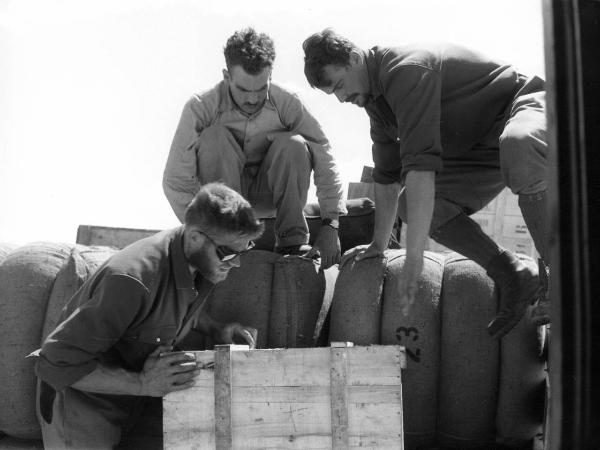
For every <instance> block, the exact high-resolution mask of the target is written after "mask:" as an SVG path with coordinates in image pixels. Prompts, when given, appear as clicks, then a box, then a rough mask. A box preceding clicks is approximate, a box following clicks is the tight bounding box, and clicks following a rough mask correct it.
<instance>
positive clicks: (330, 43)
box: [302, 28, 358, 88]
mask: <svg viewBox="0 0 600 450" xmlns="http://www.w3.org/2000/svg"><path fill="white" fill-rule="evenodd" d="M302 49H303V50H304V75H305V76H306V79H307V80H308V83H309V84H310V85H311V86H312V87H316V88H322V87H328V86H329V85H330V84H331V80H329V79H327V77H325V75H324V73H323V69H324V68H325V66H327V65H330V64H331V65H334V66H342V67H345V66H347V65H348V64H349V63H350V53H351V52H352V50H357V49H358V47H356V45H354V44H353V43H352V42H351V41H349V40H348V39H346V38H345V37H343V36H340V35H339V34H337V33H336V32H334V31H333V30H332V29H331V28H325V29H324V30H323V31H321V32H318V33H314V34H312V35H310V36H309V37H308V38H307V39H306V40H305V41H304V42H303V43H302Z"/></svg>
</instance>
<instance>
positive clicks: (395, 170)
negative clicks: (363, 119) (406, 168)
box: [371, 118, 402, 184]
mask: <svg viewBox="0 0 600 450" xmlns="http://www.w3.org/2000/svg"><path fill="white" fill-rule="evenodd" d="M371 140H372V141H373V147H372V148H371V152H372V156H373V163H374V164H375V167H374V168H373V181H375V183H379V184H392V183H396V182H399V181H400V174H401V172H402V159H401V158H400V147H399V145H398V143H397V142H394V140H392V139H391V138H390V137H389V136H388V135H387V133H386V131H385V127H383V126H382V125H381V124H380V123H379V122H377V121H376V120H375V119H374V118H371Z"/></svg>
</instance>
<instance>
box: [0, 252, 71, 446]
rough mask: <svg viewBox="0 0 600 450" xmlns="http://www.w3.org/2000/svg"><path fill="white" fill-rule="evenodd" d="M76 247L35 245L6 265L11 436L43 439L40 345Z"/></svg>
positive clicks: (2, 386) (0, 391) (0, 279)
mask: <svg viewBox="0 0 600 450" xmlns="http://www.w3.org/2000/svg"><path fill="white" fill-rule="evenodd" d="M71 249H72V246H70V245H67V244H51V243H33V244H29V245H26V246H23V247H20V248H17V249H16V250H13V251H12V252H10V253H9V254H8V255H7V257H6V259H5V260H4V261H3V262H2V263H1V264H0V317H2V327H0V342H2V346H1V347H0V360H2V363H3V366H4V368H5V369H4V370H3V371H2V372H1V373H0V376H1V377H2V379H0V430H2V431H3V432H5V433H6V434H9V435H11V436H15V437H19V438H25V439H37V438H40V437H41V433H40V429H39V425H38V423H37V420H36V417H35V383H36V381H35V375H34V373H33V364H34V360H33V358H27V355H28V354H30V353H31V352H33V351H35V350H36V349H38V348H39V345H40V338H41V335H42V329H43V325H44V318H45V315H46V306H47V304H48V298H49V296H50V293H51V290H52V286H53V285H54V280H55V278H56V275H57V273H58V272H59V270H60V269H61V268H62V267H63V266H64V265H65V264H66V262H67V259H68V257H69V255H70V253H71Z"/></svg>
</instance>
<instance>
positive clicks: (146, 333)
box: [116, 325, 177, 371]
mask: <svg viewBox="0 0 600 450" xmlns="http://www.w3.org/2000/svg"><path fill="white" fill-rule="evenodd" d="M176 333H177V327H176V326H174V325H170V326H163V327H144V328H139V329H137V330H132V331H131V332H130V333H128V334H127V335H125V336H124V337H123V338H122V339H121V341H119V343H118V344H117V346H116V347H117V348H116V349H117V351H118V352H119V354H120V356H121V358H122V359H123V360H124V361H125V362H126V364H127V366H129V368H130V369H132V370H135V371H139V370H141V369H142V367H143V366H144V361H146V358H148V355H149V354H150V353H152V352H153V351H154V350H155V349H156V347H158V346H159V345H171V344H172V343H173V341H174V340H175V334H176Z"/></svg>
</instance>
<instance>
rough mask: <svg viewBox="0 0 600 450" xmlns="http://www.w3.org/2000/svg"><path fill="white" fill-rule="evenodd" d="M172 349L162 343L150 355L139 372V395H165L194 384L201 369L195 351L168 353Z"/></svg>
mask: <svg viewBox="0 0 600 450" xmlns="http://www.w3.org/2000/svg"><path fill="white" fill-rule="evenodd" d="M171 350H172V347H171V346H167V345H161V346H159V347H158V348H157V349H156V350H154V351H153V352H152V353H151V354H150V355H148V358H146V361H145V362H144V368H143V369H142V371H141V372H140V374H139V378H140V393H139V395H145V396H149V397H163V396H164V395H166V394H168V393H169V392H173V391H181V390H183V389H187V388H189V387H191V386H192V385H193V384H194V379H195V378H196V377H197V376H198V374H199V373H200V369H198V368H196V360H195V358H194V355H193V353H168V352H170V351H171Z"/></svg>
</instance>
